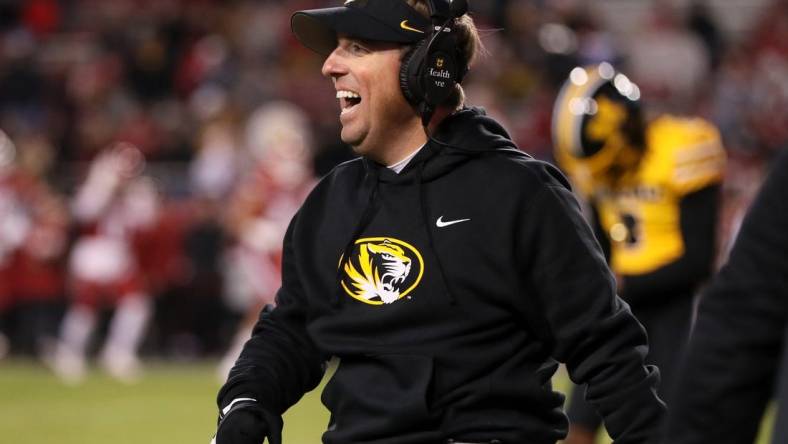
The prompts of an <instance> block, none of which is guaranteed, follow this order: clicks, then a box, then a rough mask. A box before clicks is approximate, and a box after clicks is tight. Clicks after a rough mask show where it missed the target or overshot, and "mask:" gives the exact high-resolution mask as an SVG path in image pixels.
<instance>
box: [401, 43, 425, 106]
mask: <svg viewBox="0 0 788 444" xmlns="http://www.w3.org/2000/svg"><path fill="white" fill-rule="evenodd" d="M425 49H426V40H422V41H420V42H419V43H417V44H416V45H415V46H414V47H412V48H411V49H410V50H408V52H407V53H405V55H404V56H403V57H402V63H401V65H400V70H399V86H400V89H401V90H402V94H403V95H404V96H405V99H407V101H408V102H409V103H410V104H411V105H413V106H419V105H421V103H422V102H423V101H424V88H422V86H421V65H423V64H424V51H425Z"/></svg>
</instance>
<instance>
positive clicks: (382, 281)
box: [340, 237, 424, 305]
mask: <svg viewBox="0 0 788 444" xmlns="http://www.w3.org/2000/svg"><path fill="white" fill-rule="evenodd" d="M355 245H356V248H355V249H354V250H353V256H352V257H351V258H350V259H349V260H348V261H342V260H341V259H340V264H342V263H343V262H344V267H343V270H342V271H343V273H342V288H343V289H344V290H345V292H346V293H347V294H348V295H349V296H351V297H353V298H354V299H357V300H359V301H361V302H364V303H366V304H370V305H383V304H391V303H392V302H395V301H397V300H399V299H402V298H403V297H405V296H407V295H408V293H410V292H411V291H413V289H414V288H416V286H417V285H419V282H420V281H421V276H422V275H423V274H424V260H423V259H422V257H421V254H420V253H419V252H418V250H416V249H415V248H414V247H413V246H412V245H410V244H408V243H406V242H403V241H401V240H397V239H394V238H390V237H370V238H365V239H359V240H357V241H356V244H355Z"/></svg>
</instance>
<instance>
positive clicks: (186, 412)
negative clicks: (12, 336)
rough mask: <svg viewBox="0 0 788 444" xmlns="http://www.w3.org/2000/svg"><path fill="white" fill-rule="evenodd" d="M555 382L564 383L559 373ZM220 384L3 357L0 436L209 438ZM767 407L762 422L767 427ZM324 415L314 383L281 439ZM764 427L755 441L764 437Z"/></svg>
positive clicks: (159, 370)
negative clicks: (119, 375) (73, 381)
mask: <svg viewBox="0 0 788 444" xmlns="http://www.w3.org/2000/svg"><path fill="white" fill-rule="evenodd" d="M556 385H557V386H558V387H560V388H565V387H566V386H567V380H566V377H565V376H563V375H561V374H559V375H558V376H557V377H556ZM218 388H219V384H218V382H217V381H216V378H215V377H214V366H213V364H212V363H205V364H169V363H168V364H151V365H149V366H148V367H147V369H146V374H145V377H144V378H143V379H142V380H141V381H140V382H139V383H138V384H135V385H131V386H128V385H123V384H120V383H117V382H114V381H113V380H111V379H109V378H108V377H106V376H105V375H104V374H102V373H101V372H99V371H95V372H94V373H93V374H91V377H90V378H89V379H88V380H87V381H86V382H85V383H84V384H83V385H80V386H77V387H68V386H64V385H63V384H61V383H60V382H59V381H58V380H57V379H56V378H55V377H54V376H52V375H51V374H50V373H49V372H48V371H47V370H46V369H45V368H43V367H42V366H39V365H36V364H32V363H28V362H24V361H11V362H8V361H3V362H0V437H2V438H1V439H0V440H1V441H2V442H4V443H9V444H11V443H13V444H44V443H58V444H181V443H183V444H186V443H189V444H195V443H196V444H208V442H209V441H210V438H211V436H212V434H213V432H214V424H215V419H216V416H215V415H216V412H215V408H214V403H213V399H214V396H215V394H216V391H217V390H218ZM772 417H773V415H772V414H769V415H767V420H766V421H765V423H764V429H765V430H770V429H771V424H770V423H771V418H772ZM327 422H328V413H327V412H326V410H325V409H324V408H323V406H322V405H321V404H320V396H319V391H318V390H316V391H314V392H312V393H309V394H307V395H306V396H305V397H304V399H303V400H302V401H301V402H300V403H299V404H298V405H296V406H295V407H293V408H292V409H290V411H288V412H287V414H286V415H285V430H284V442H285V443H286V444H317V443H319V442H320V434H321V433H322V430H323V428H324V427H325V425H326V424H327ZM767 435H768V434H767V433H761V437H760V438H759V439H758V441H757V444H768V436H767Z"/></svg>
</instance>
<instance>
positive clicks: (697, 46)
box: [0, 0, 788, 381]
mask: <svg viewBox="0 0 788 444" xmlns="http://www.w3.org/2000/svg"><path fill="white" fill-rule="evenodd" d="M338 3H339V2H338V1H332V2H330V1H319V0H289V1H287V2H283V1H278V0H277V1H275V0H234V1H218V0H190V1H186V0H60V1H58V0H28V1H19V2H13V1H12V2H0V130H2V133H0V356H2V355H4V354H6V353H7V352H14V353H19V354H28V355H32V356H37V357H39V358H41V359H43V360H44V361H45V362H47V363H48V364H50V365H51V366H53V368H54V369H55V370H56V371H58V372H59V374H61V376H64V377H65V378H67V379H68V380H73V381H78V380H79V379H80V378H81V377H83V376H84V372H85V360H86V357H87V356H93V355H96V356H98V357H99V358H100V362H101V363H102V364H103V365H104V366H105V367H106V368H107V370H108V371H110V372H111V373H112V374H113V375H116V376H117V377H119V378H121V379H132V378H134V377H135V375H136V372H137V370H138V362H137V359H138V358H137V354H138V352H139V350H141V351H142V353H143V354H147V355H157V356H165V357H168V358H177V359H193V358H198V357H203V356H206V355H218V354H221V353H223V352H224V351H225V350H226V349H227V348H228V347H231V344H232V342H233V337H234V335H236V330H237V329H238V328H239V326H243V325H247V326H248V323H249V322H248V315H247V314H246V313H256V312H257V311H259V309H260V308H261V307H262V306H264V305H265V304H267V303H271V302H272V300H273V295H274V292H275V291H276V288H277V286H278V282H279V281H278V279H279V277H278V261H279V254H280V252H279V249H280V243H281V238H282V236H283V234H284V230H285V229H286V226H287V223H288V221H289V219H290V217H291V216H292V215H293V214H294V213H295V211H296V210H297V208H298V206H299V204H300V201H301V200H302V199H303V198H304V197H305V195H306V194H307V193H308V191H309V189H310V188H311V187H312V185H313V184H314V182H315V181H316V178H318V177H320V176H321V175H322V174H324V173H326V172H327V171H328V170H330V169H331V168H332V167H333V166H334V165H336V164H337V163H338V162H340V161H342V160H345V159H348V158H349V157H350V156H351V152H350V150H349V149H348V148H347V147H344V146H342V144H341V142H340V141H339V137H338V134H339V126H338V125H339V121H338V112H339V110H338V106H337V103H336V99H335V97H334V93H333V89H332V88H331V87H330V86H329V85H328V83H327V81H326V80H325V79H321V78H320V77H319V76H318V75H316V73H317V72H319V66H320V64H321V60H320V59H319V58H318V57H317V56H315V55H314V54H312V53H310V52H309V51H308V50H306V49H304V48H303V47H302V46H301V45H299V44H298V43H297V42H296V41H295V40H294V37H293V36H292V34H291V33H290V29H289V18H290V14H291V13H292V12H293V11H295V10H298V9H307V8H311V7H321V6H325V5H327V4H338ZM630 3H633V2H630ZM637 3H638V4H639V5H640V6H638V8H639V10H640V12H642V14H632V13H631V9H632V8H633V6H632V5H629V6H626V5H625V3H623V2H616V1H613V0H608V1H593V2H592V1H590V0H589V1H582V0H484V1H476V2H471V4H472V5H471V7H472V11H473V16H474V18H475V19H476V21H477V23H478V25H479V27H480V28H481V29H483V30H484V34H483V41H484V43H485V45H486V47H487V52H488V54H487V55H486V56H485V57H484V58H483V59H482V60H481V61H480V62H479V63H478V64H477V66H476V67H474V69H472V70H471V73H470V75H469V78H468V80H467V81H466V92H467V95H468V97H469V99H468V101H469V102H470V104H472V105H478V106H483V107H485V108H486V109H487V110H488V112H489V113H490V114H492V115H493V116H495V117H496V118H498V119H499V120H501V121H502V122H503V123H504V124H505V126H506V127H507V128H508V129H509V130H510V132H511V133H512V135H513V137H514V139H515V141H516V142H517V143H518V144H519V146H520V147H521V148H522V149H523V150H525V151H526V152H528V153H530V154H532V155H533V156H535V157H537V158H542V159H548V160H549V159H550V156H551V155H552V149H551V141H550V127H551V126H550V125H551V110H552V104H553V101H554V100H555V97H556V95H557V92H558V88H559V87H560V84H561V83H562V82H563V81H564V79H565V78H566V76H567V74H568V73H569V71H570V70H571V69H572V68H573V67H575V66H577V65H584V64H590V63H598V62H602V61H609V62H612V63H614V64H616V65H617V66H618V67H620V68H621V69H622V70H623V71H625V72H627V73H628V74H629V76H630V77H631V78H633V79H634V80H635V81H636V82H637V83H638V84H639V85H640V87H641V94H642V99H643V100H644V102H645V104H646V109H647V110H648V111H649V112H650V113H652V114H654V115H656V114H659V113H663V112H671V113H677V114H681V113H691V114H694V115H700V116H703V117H706V118H708V119H709V120H711V121H712V122H714V123H715V124H716V125H717V126H718V127H719V129H720V131H721V133H722V136H723V141H724V144H725V147H726V149H727V150H728V154H729V159H730V161H729V166H728V169H729V171H728V174H727V176H726V180H725V186H724V191H725V205H724V206H723V211H722V214H721V216H720V217H721V224H720V225H721V227H722V233H721V235H720V239H721V243H720V251H721V252H723V253H724V251H725V249H726V245H727V242H728V240H729V239H730V238H731V236H732V234H733V233H735V231H736V227H737V226H738V223H739V220H740V217H741V214H742V212H743V210H744V209H745V208H746V206H747V205H748V202H749V200H750V198H751V196H752V194H753V193H754V191H755V190H757V187H758V185H759V183H760V180H761V177H762V175H763V170H764V168H765V166H766V165H768V163H769V161H770V159H771V158H772V157H773V156H774V154H775V153H776V152H777V151H778V150H781V149H783V148H786V147H787V146H788V113H786V109H788V1H785V0H771V1H764V2H762V5H760V6H758V7H757V8H756V7H755V6H750V7H751V8H756V9H757V11H756V12H755V14H754V16H755V19H754V20H752V21H751V22H749V23H741V24H739V25H738V27H730V26H727V27H726V26H723V25H722V22H721V20H720V19H719V18H720V12H719V8H721V6H720V5H721V4H725V3H729V2H723V1H716V2H715V1H712V0H708V1H673V2H671V1H665V0H663V1H657V0H655V1H651V2H637ZM742 4H744V3H742ZM622 8H623V9H626V8H629V9H628V10H629V11H630V13H628V14H622V13H620V11H619V10H620V9H622ZM728 13H729V16H730V15H732V16H734V17H735V16H736V12H735V11H734V12H733V13H732V14H731V13H730V11H728ZM635 17H636V18H637V21H636V22H632V20H635ZM242 331H243V329H242ZM241 336H243V333H242V334H241ZM98 337H102V338H106V339H105V340H104V341H97V339H96V338H98Z"/></svg>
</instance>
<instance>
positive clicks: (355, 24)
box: [290, 0, 432, 56]
mask: <svg viewBox="0 0 788 444" xmlns="http://www.w3.org/2000/svg"><path fill="white" fill-rule="evenodd" d="M290 26H291V28H292V30H293V34H295V36H296V38H298V40H299V41H300V42H301V43H302V44H303V45H304V46H306V47H307V48H309V49H311V50H313V51H315V52H317V53H318V54H322V55H325V56H327V55H329V54H331V52H332V51H333V50H334V48H336V46H337V35H338V34H343V35H347V36H349V37H354V38H358V39H363V40H372V41H380V42H392V43H402V44H413V43H417V42H419V41H420V40H422V39H424V38H426V37H427V36H428V35H429V34H430V27H431V26H432V23H431V22H430V20H429V19H428V18H427V17H424V16H423V15H421V14H419V12H418V11H416V10H415V9H413V8H412V7H411V6H410V5H408V4H407V3H405V1H404V0H347V1H346V2H345V4H344V6H339V7H336V8H324V9H309V10H306V11H298V12H296V13H295V14H293V17H292V18H291V19H290Z"/></svg>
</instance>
